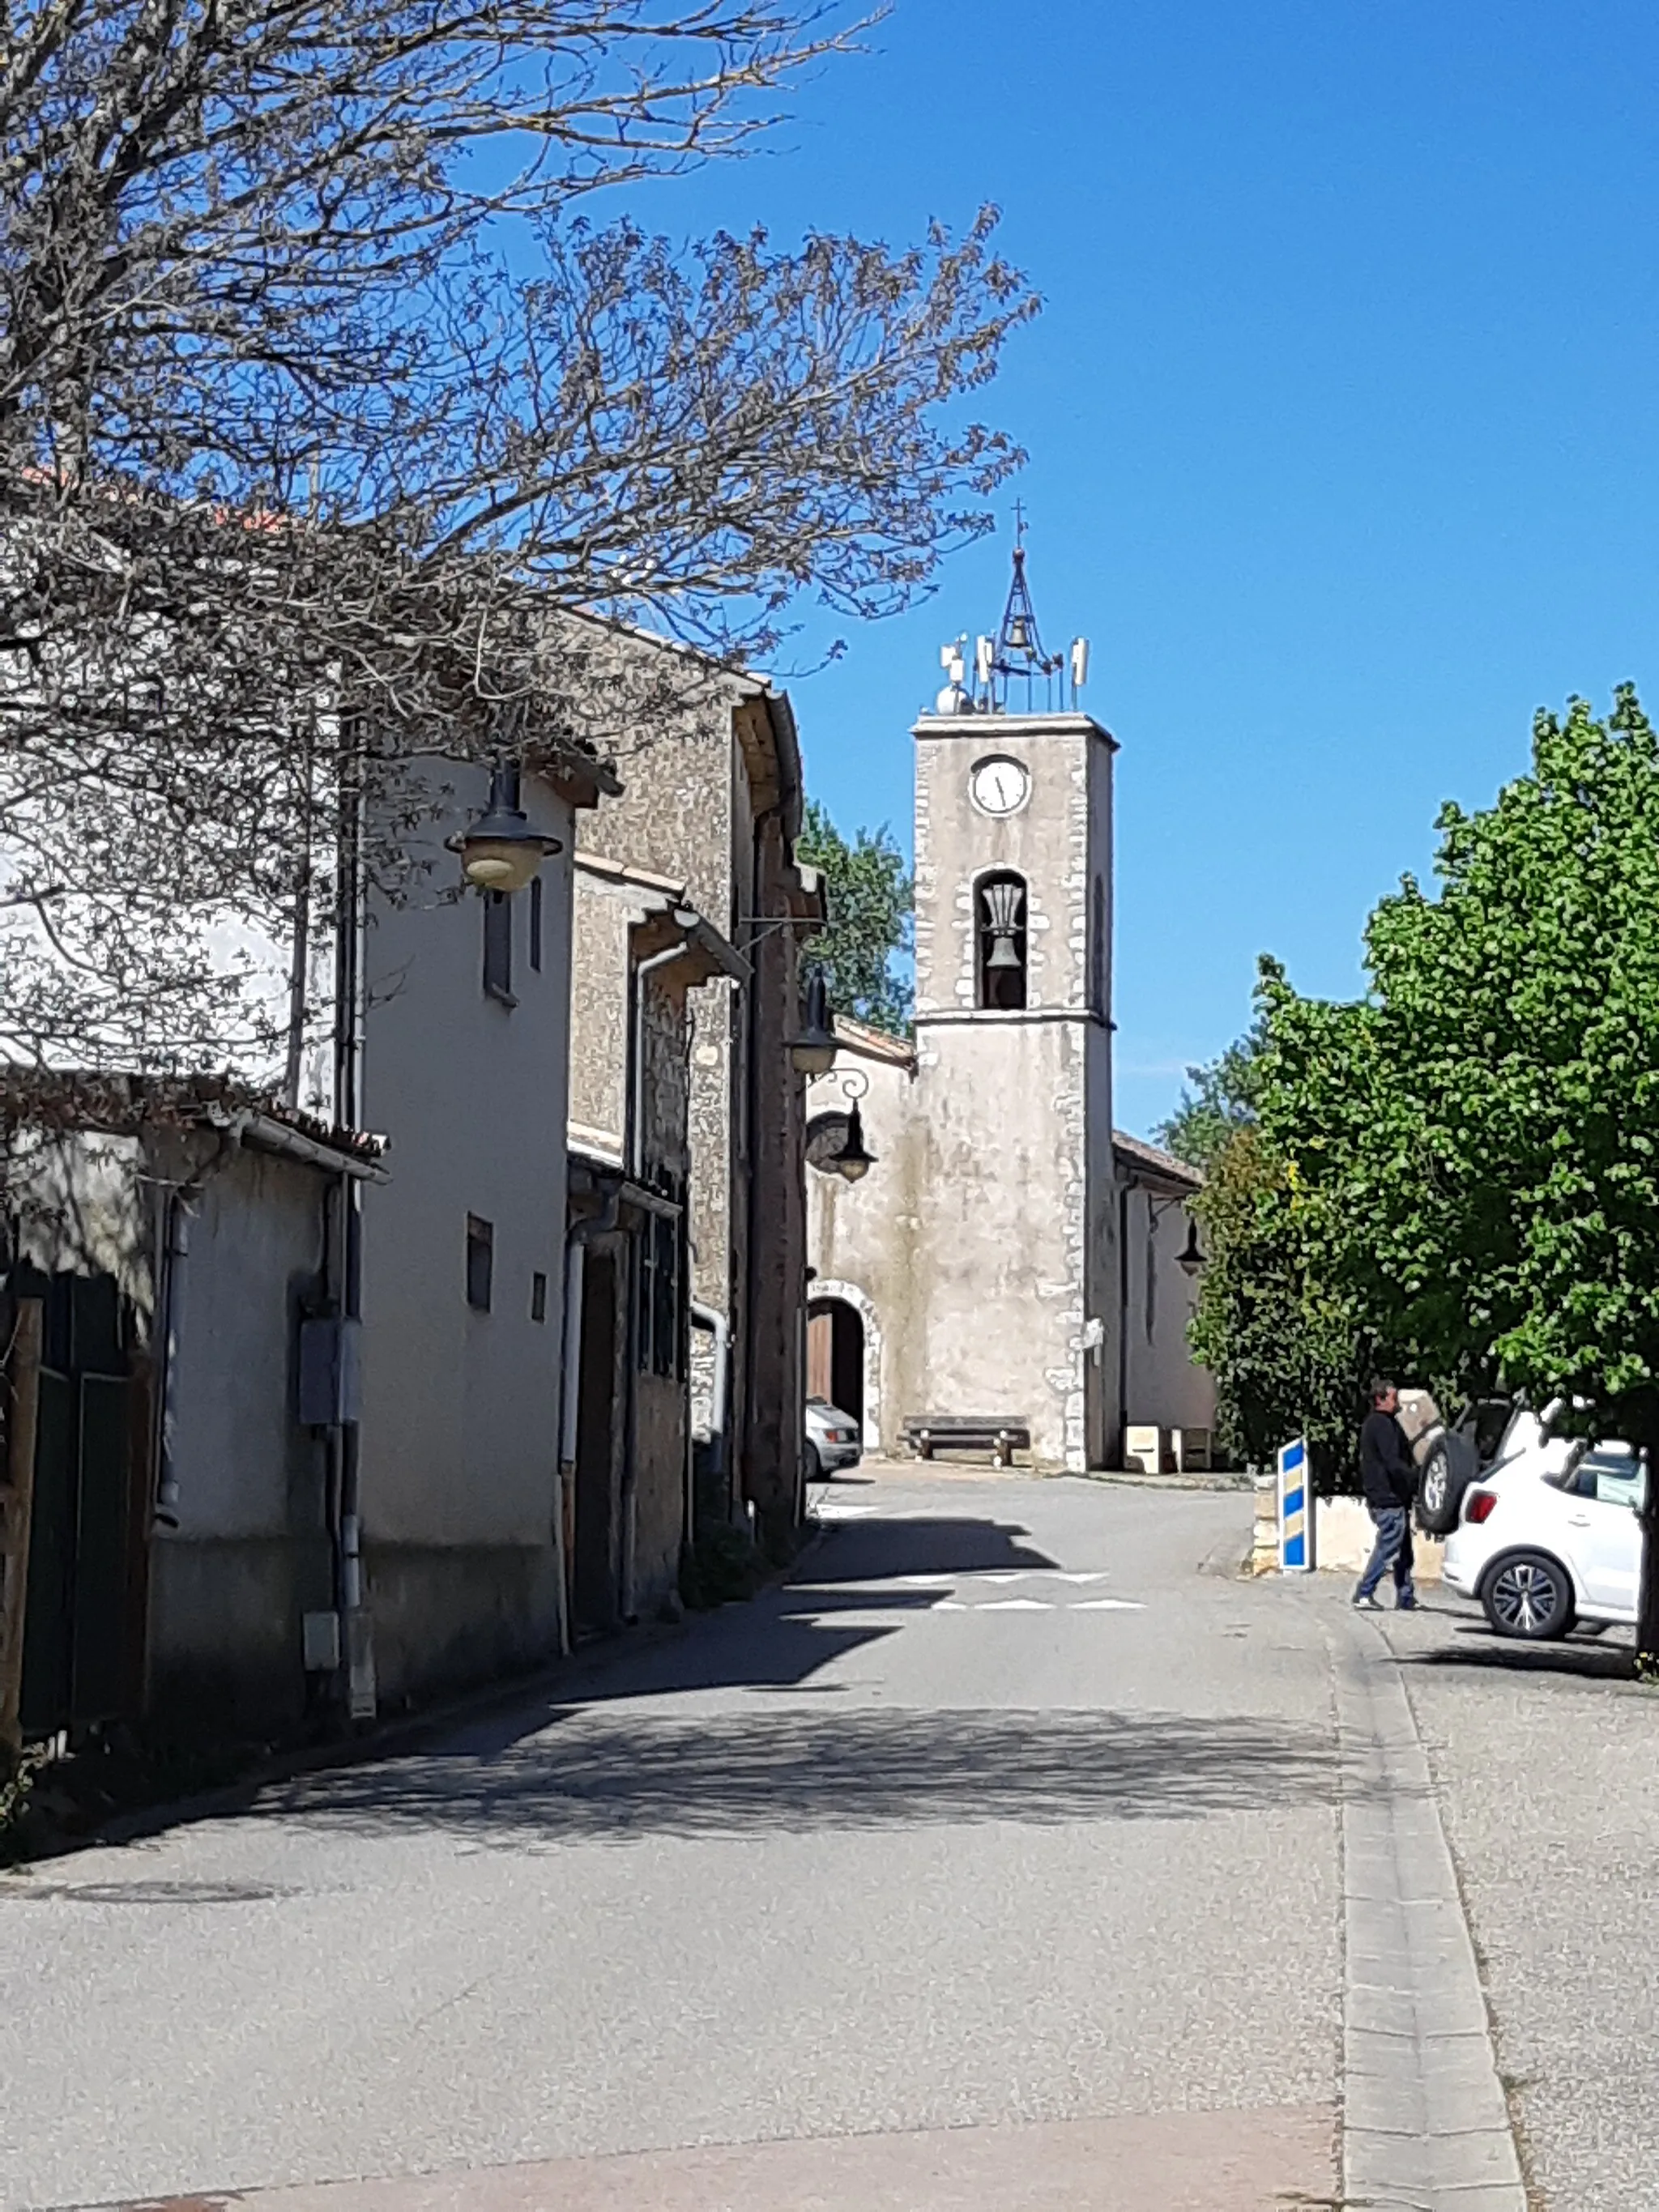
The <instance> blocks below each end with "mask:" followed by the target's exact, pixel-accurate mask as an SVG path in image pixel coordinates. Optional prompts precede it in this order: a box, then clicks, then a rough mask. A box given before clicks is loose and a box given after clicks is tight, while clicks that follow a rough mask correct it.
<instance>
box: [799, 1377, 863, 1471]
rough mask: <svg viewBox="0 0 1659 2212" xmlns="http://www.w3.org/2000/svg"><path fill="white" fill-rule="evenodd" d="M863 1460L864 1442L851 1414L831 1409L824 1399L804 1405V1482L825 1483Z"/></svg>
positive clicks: (827, 1401)
mask: <svg viewBox="0 0 1659 2212" xmlns="http://www.w3.org/2000/svg"><path fill="white" fill-rule="evenodd" d="M863 1456H864V1439H863V1438H862V1437H861V1436H860V1434H859V1425H858V1423H857V1422H856V1421H855V1420H854V1419H853V1416H852V1415H851V1414H850V1413H842V1410H841V1407H839V1406H832V1405H831V1404H830V1403H829V1400H828V1399H827V1398H809V1399H808V1400H807V1401H806V1480H808V1481H809V1482H824V1481H827V1480H828V1479H829V1476H830V1475H832V1474H835V1473H836V1470H837V1469H838V1468H844V1467H856V1466H857V1465H858V1463H859V1462H860V1459H861V1458H862V1457H863Z"/></svg>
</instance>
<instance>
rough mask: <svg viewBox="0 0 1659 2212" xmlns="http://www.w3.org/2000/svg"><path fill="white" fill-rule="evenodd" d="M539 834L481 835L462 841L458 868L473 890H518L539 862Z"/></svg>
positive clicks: (541, 846)
mask: <svg viewBox="0 0 1659 2212" xmlns="http://www.w3.org/2000/svg"><path fill="white" fill-rule="evenodd" d="M545 851H546V843H545V841H544V839H542V838H540V837H533V838H521V837H483V836H467V837H465V838H463V840H462V841H461V872H462V874H463V875H464V876H465V878H466V879H467V881H468V883H470V884H471V885H472V887H473V889H474V890H480V891H506V892H508V893H511V892H513V891H521V890H523V889H524V888H525V886H526V884H528V883H529V881H530V879H531V878H532V876H533V875H534V874H535V872H536V871H537V869H538V868H539V867H540V866H541V864H542V860H543V856H544V853H545Z"/></svg>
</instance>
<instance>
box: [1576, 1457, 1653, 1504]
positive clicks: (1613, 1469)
mask: <svg viewBox="0 0 1659 2212" xmlns="http://www.w3.org/2000/svg"><path fill="white" fill-rule="evenodd" d="M1583 1473H1585V1474H1589V1476H1590V1478H1591V1481H1592V1485H1593V1486H1592V1488H1591V1490H1590V1492H1589V1495H1590V1496H1591V1497H1592V1498H1595V1500H1596V1502H1597V1504H1601V1505H1628V1506H1631V1507H1633V1508H1634V1510H1636V1511H1637V1512H1638V1513H1639V1512H1640V1511H1641V1510H1642V1506H1643V1503H1644V1498H1645V1497H1646V1492H1647V1469H1646V1468H1644V1466H1643V1464H1642V1462H1641V1461H1640V1460H1639V1459H1638V1458H1637V1456H1636V1455H1635V1453H1634V1452H1618V1453H1613V1452H1600V1451H1594V1452H1590V1453H1588V1454H1587V1455H1586V1456H1585V1460H1584V1466H1583Z"/></svg>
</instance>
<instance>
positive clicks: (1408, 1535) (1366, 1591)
mask: <svg viewBox="0 0 1659 2212" xmlns="http://www.w3.org/2000/svg"><path fill="white" fill-rule="evenodd" d="M1370 1516H1371V1518H1372V1520H1373V1521H1375V1522H1376V1545H1375V1547H1373V1549H1372V1552H1371V1556H1370V1564H1369V1565H1368V1566H1367V1567H1366V1569H1365V1571H1364V1574H1363V1575H1361V1577H1359V1588H1358V1589H1357V1590H1356V1591H1355V1593H1354V1595H1355V1596H1356V1597H1374V1596H1375V1595H1376V1586H1377V1584H1378V1583H1380V1582H1381V1581H1382V1579H1383V1576H1384V1575H1385V1574H1387V1573H1388V1571H1389V1568H1390V1567H1392V1568H1393V1569H1394V1582H1395V1597H1396V1601H1397V1602H1398V1603H1399V1604H1401V1605H1413V1604H1415V1602H1416V1600H1417V1590H1416V1587H1415V1585H1414V1584H1413V1581H1412V1516H1411V1515H1410V1513H1409V1512H1408V1511H1407V1509H1406V1507H1405V1506H1403V1505H1373V1506H1372V1507H1371V1508H1370Z"/></svg>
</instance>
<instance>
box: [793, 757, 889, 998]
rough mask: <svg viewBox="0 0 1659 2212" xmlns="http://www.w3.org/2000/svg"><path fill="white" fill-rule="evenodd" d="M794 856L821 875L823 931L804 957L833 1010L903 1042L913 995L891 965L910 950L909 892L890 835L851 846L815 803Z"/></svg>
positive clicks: (877, 834)
mask: <svg viewBox="0 0 1659 2212" xmlns="http://www.w3.org/2000/svg"><path fill="white" fill-rule="evenodd" d="M795 849H796V852H797V854H799V858H800V859H801V860H806V861H809V862H810V863H811V866H813V867H815V868H822V869H823V873H824V878H825V883H824V889H825V892H826V895H827V900H828V905H829V927H827V928H826V929H824V930H823V931H822V932H821V933H820V934H819V935H817V937H814V938H812V939H811V940H810V941H809V943H808V944H807V946H806V948H805V949H806V957H807V958H808V959H809V960H811V961H812V962H814V963H816V964H817V966H818V967H819V968H821V969H823V974H824V976H825V978H826V980H827V981H828V983H829V999H830V1003H831V1005H832V1006H834V1007H835V1009H836V1012H837V1013H842V1014H850V1015H852V1016H853V1017H854V1019H855V1020H858V1021H860V1022H868V1023H869V1024H870V1025H871V1026H872V1028H873V1029H878V1030H891V1031H893V1032H894V1033H895V1034H896V1035H902V1034H904V1033H905V1032H907V1031H908V1028H909V1025H910V1010H911V1006H912V1002H913V1000H914V995H915V994H914V992H913V990H912V987H911V984H910V981H909V978H908V976H907V975H905V974H904V973H903V971H902V969H901V968H900V967H899V966H898V965H897V964H896V963H898V962H899V961H900V960H901V959H902V957H903V956H904V955H905V954H906V953H908V951H909V950H910V943H911V938H910V927H911V915H912V913H913V911H914V908H915V884H914V882H913V880H912V878H911V875H910V872H909V870H908V868H907V867H906V866H905V865H904V855H903V854H902V852H901V851H900V850H899V848H898V845H897V842H896V840H895V839H894V836H893V835H892V832H891V831H890V829H887V828H886V826H885V825H883V827H882V828H880V829H860V830H858V831H857V832H856V833H855V834H854V837H853V840H852V842H851V843H850V844H849V843H848V840H847V839H846V838H845V837H843V836H842V834H841V832H840V830H839V829H836V825H835V823H833V822H832V821H831V820H830V818H829V810H828V809H827V808H826V807H825V806H823V805H822V804H821V803H820V802H819V801H818V800H817V799H808V801H807V802H806V822H805V828H804V829H802V831H801V834H800V836H799V839H798V840H797V841H796V847H795Z"/></svg>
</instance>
